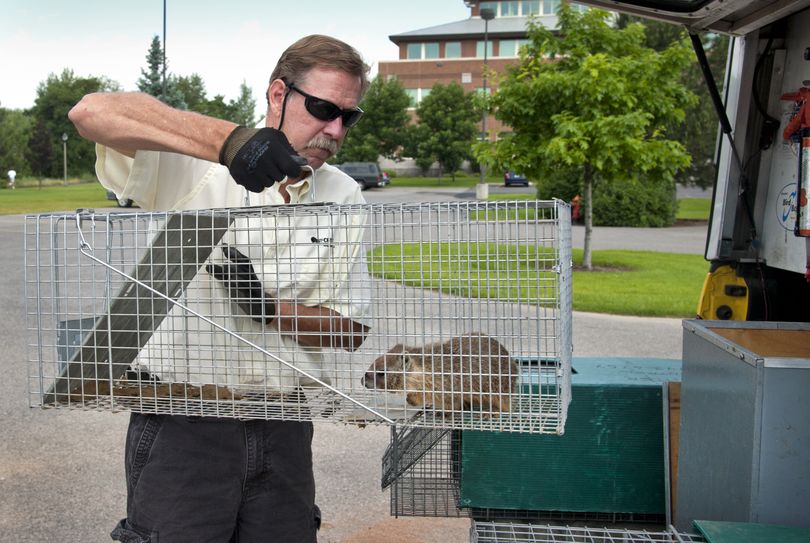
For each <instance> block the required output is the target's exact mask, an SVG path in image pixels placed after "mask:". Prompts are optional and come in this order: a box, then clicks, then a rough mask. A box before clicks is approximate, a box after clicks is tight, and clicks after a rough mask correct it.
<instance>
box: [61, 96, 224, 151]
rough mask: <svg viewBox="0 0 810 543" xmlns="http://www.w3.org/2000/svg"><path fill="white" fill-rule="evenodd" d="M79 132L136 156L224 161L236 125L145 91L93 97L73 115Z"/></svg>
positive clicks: (82, 101) (87, 137)
mask: <svg viewBox="0 0 810 543" xmlns="http://www.w3.org/2000/svg"><path fill="white" fill-rule="evenodd" d="M68 117H69V118H70V120H71V122H73V124H74V125H75V126H76V128H77V129H78V131H79V134H80V135H81V136H82V137H84V138H86V139H89V140H91V141H95V142H96V143H100V144H102V145H105V146H107V147H111V148H112V149H115V150H117V151H118V152H120V153H122V154H124V155H127V156H130V157H133V156H135V151H139V150H144V151H170V152H174V153H180V154H183V155H188V156H193V157H196V158H201V159H203V160H208V161H210V162H219V152H220V149H221V148H222V145H223V143H224V142H225V140H226V139H227V137H228V136H229V135H230V133H231V132H233V130H234V129H235V128H236V126H237V125H236V124H235V123H232V122H230V121H225V120H222V119H215V118H213V117H206V116H205V115H200V114H199V113H194V112H191V111H181V110H178V109H174V108H172V107H169V106H167V105H166V104H164V103H163V102H161V101H160V100H158V99H157V98H154V97H152V96H150V95H148V94H145V93H134V92H115V93H113V92H97V93H93V94H88V95H86V96H85V97H84V98H82V99H81V101H79V103H78V104H76V105H75V106H73V108H72V109H71V110H70V112H69V113H68Z"/></svg>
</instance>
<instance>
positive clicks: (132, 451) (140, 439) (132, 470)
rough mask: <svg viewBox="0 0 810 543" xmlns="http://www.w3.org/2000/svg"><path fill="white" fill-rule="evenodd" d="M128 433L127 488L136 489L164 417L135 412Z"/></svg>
mask: <svg viewBox="0 0 810 543" xmlns="http://www.w3.org/2000/svg"><path fill="white" fill-rule="evenodd" d="M132 415H133V416H132V418H131V419H130V427H129V430H128V435H127V452H126V456H127V466H126V467H127V489H128V491H129V492H130V494H131V493H132V492H133V491H134V490H135V487H136V486H137V484H138V479H139V478H140V476H141V472H142V471H143V468H144V466H146V463H147V462H148V461H149V455H150V454H151V452H152V446H153V445H154V444H155V441H156V440H157V436H158V433H159V432H160V428H161V426H163V417H162V416H160V415H143V414H138V413H133V414H132Z"/></svg>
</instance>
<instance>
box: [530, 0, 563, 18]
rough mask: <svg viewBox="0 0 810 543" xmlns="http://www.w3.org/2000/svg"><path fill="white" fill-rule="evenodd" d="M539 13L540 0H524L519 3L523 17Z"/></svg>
mask: <svg viewBox="0 0 810 543" xmlns="http://www.w3.org/2000/svg"><path fill="white" fill-rule="evenodd" d="M558 1H559V0H558ZM539 14H540V0H524V1H523V2H522V3H521V15H523V16H524V17H528V16H529V15H539Z"/></svg>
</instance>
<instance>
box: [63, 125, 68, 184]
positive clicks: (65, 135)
mask: <svg viewBox="0 0 810 543" xmlns="http://www.w3.org/2000/svg"><path fill="white" fill-rule="evenodd" d="M67 140H68V139H67V134H62V183H63V184H64V185H67Z"/></svg>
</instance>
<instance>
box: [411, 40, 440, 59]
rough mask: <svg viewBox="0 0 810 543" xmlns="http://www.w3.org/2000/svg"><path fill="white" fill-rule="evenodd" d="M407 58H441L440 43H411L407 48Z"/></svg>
mask: <svg viewBox="0 0 810 543" xmlns="http://www.w3.org/2000/svg"><path fill="white" fill-rule="evenodd" d="M406 58H408V59H417V60H418V59H423V58H439V44H438V43H409V44H408V48H407V50H406Z"/></svg>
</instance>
